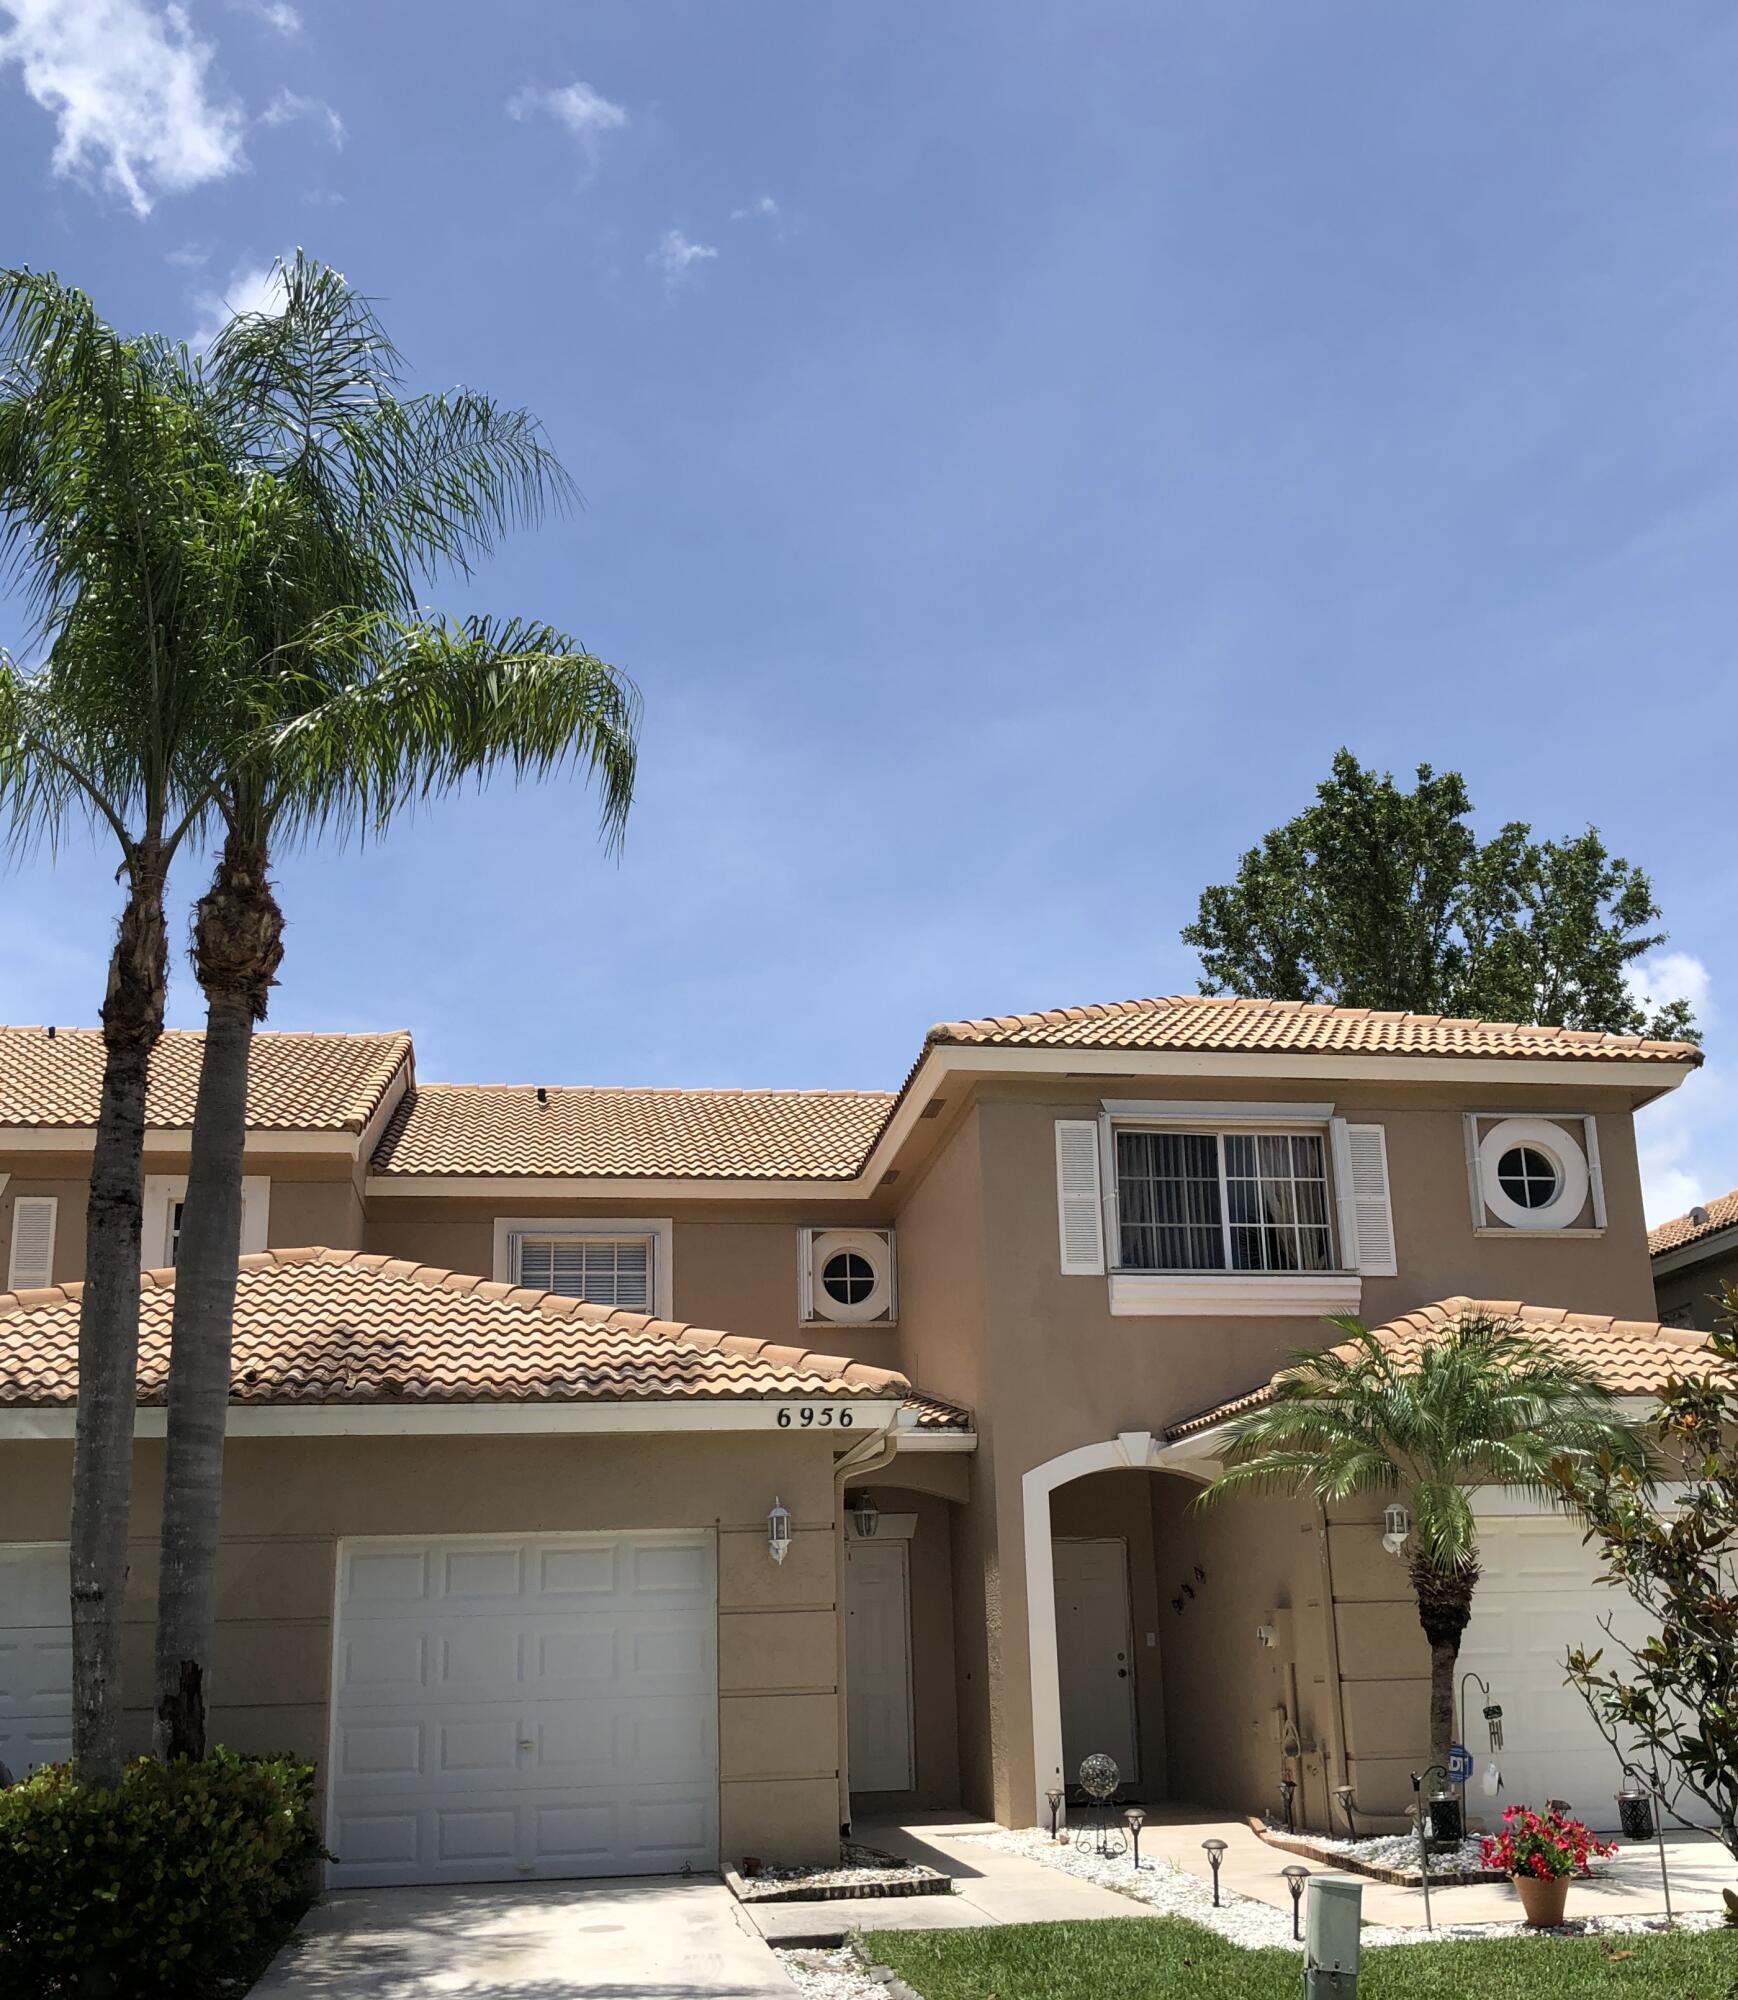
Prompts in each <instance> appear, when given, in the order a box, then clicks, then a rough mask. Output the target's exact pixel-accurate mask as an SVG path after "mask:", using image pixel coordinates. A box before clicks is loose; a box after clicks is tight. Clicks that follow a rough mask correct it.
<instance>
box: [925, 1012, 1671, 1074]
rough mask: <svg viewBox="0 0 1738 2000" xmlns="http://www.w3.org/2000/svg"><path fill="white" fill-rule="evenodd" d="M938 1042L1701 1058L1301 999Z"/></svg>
mask: <svg viewBox="0 0 1738 2000" xmlns="http://www.w3.org/2000/svg"><path fill="white" fill-rule="evenodd" d="M937 1043H954V1044H967V1045H975V1046H979V1047H997V1048H1055V1049H1162V1050H1166V1051H1175V1052H1179V1053H1181V1052H1186V1051H1196V1050H1200V1051H1206V1050H1229V1051H1238V1050H1241V1051H1247V1052H1250V1053H1259V1052H1264V1051H1265V1052H1273V1053H1279V1054H1295V1055H1310V1054H1313V1053H1317V1052H1324V1051H1328V1050H1333V1051H1336V1052H1339V1053H1342V1054H1358V1055H1406V1056H1480V1057H1493V1056H1494V1057H1504V1056H1512V1057H1515V1058H1516V1059H1517V1060H1528V1061H1534V1062H1538V1061H1553V1060H1555V1061H1562V1062H1586V1061H1590V1060H1591V1061H1607V1062H1658V1063H1681V1064H1684V1065H1687V1066H1690V1067H1693V1066H1694V1065H1696V1064H1697V1063H1699V1062H1700V1061H1701V1060H1702V1052H1701V1050H1700V1049H1698V1048H1696V1047H1695V1046H1694V1045H1693V1044H1692V1043H1689V1042H1651V1041H1646V1040H1643V1039H1642V1038H1641V1037H1639V1036H1635V1035H1606V1034H1593V1033H1589V1032H1586V1031H1584V1030H1581V1029H1576V1028H1538V1027H1517V1026H1514V1025H1512V1024H1509V1023H1505V1022H1500V1021H1457V1020H1451V1019H1448V1018H1446V1017H1444V1016H1442V1015H1439V1014H1387V1013H1377V1012H1375V1011H1374V1010H1372V1009H1371V1008H1368V1007H1324V1006H1317V1005H1314V1004H1312V1003H1310V1002H1307V1001H1302V1000H1242V999H1236V998H1208V997H1204V996H1203V995H1201V994H1174V995H1171V996H1169V997H1163V996H1161V997H1158V998H1154V999H1148V1000H1117V1001H1111V1002H1108V1003H1106V1004H1103V1005H1100V1006H1093V1007H1058V1008H1054V1009H1052V1010H1051V1011H1050V1012H1048V1013H1043V1014H1000V1015H992V1016H990V1017H988V1018H987V1019H984V1020H980V1021H941V1022H938V1023H937V1024H936V1026H935V1027H933V1028H931V1029H930V1031H929V1035H928V1037H927V1040H926V1046H933V1045H935V1044H937Z"/></svg>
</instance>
